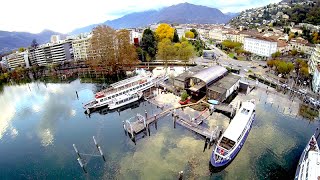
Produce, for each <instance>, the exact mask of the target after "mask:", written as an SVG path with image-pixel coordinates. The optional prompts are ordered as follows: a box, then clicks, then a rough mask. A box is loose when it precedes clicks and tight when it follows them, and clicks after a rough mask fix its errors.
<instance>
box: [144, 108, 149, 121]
mask: <svg viewBox="0 0 320 180" xmlns="http://www.w3.org/2000/svg"><path fill="white" fill-rule="evenodd" d="M144 114H145V117H146V121H147V119H148V112H147V110H144Z"/></svg>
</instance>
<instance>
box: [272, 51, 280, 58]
mask: <svg viewBox="0 0 320 180" xmlns="http://www.w3.org/2000/svg"><path fill="white" fill-rule="evenodd" d="M280 55H281V53H280V52H279V51H277V52H275V53H273V54H271V56H272V58H273V59H275V58H277V57H280Z"/></svg>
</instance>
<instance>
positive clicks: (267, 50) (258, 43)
mask: <svg viewBox="0 0 320 180" xmlns="http://www.w3.org/2000/svg"><path fill="white" fill-rule="evenodd" d="M244 49H245V50H246V51H249V52H251V53H253V54H256V55H259V56H264V57H271V55H272V54H273V53H275V52H276V51H277V41H275V40H273V39H271V38H266V37H245V38H244Z"/></svg>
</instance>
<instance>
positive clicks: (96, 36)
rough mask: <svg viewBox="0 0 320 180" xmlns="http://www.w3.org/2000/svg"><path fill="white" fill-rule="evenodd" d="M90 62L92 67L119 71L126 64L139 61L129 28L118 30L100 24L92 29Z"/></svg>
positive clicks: (113, 71) (111, 71) (112, 71)
mask: <svg viewBox="0 0 320 180" xmlns="http://www.w3.org/2000/svg"><path fill="white" fill-rule="evenodd" d="M88 59H89V61H88V64H89V65H90V67H91V68H93V69H94V70H95V71H96V70H101V68H103V69H105V70H107V72H109V73H112V74H113V73H117V74H118V71H119V70H123V67H124V65H131V64H133V63H135V62H136V61H137V53H136V50H135V47H134V46H133V45H132V44H130V33H129V31H127V30H120V31H118V32H116V31H115V30H114V29H112V28H110V27H108V26H106V25H99V26H97V27H95V28H94V29H93V31H92V37H91V47H90V49H89V58H88Z"/></svg>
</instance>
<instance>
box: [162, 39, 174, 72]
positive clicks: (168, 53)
mask: <svg viewBox="0 0 320 180" xmlns="http://www.w3.org/2000/svg"><path fill="white" fill-rule="evenodd" d="M173 57H174V47H173V45H172V43H171V40H170V39H169V38H165V39H163V40H162V41H161V42H159V43H158V58H159V59H161V60H164V61H165V65H166V67H168V60H170V59H173Z"/></svg>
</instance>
